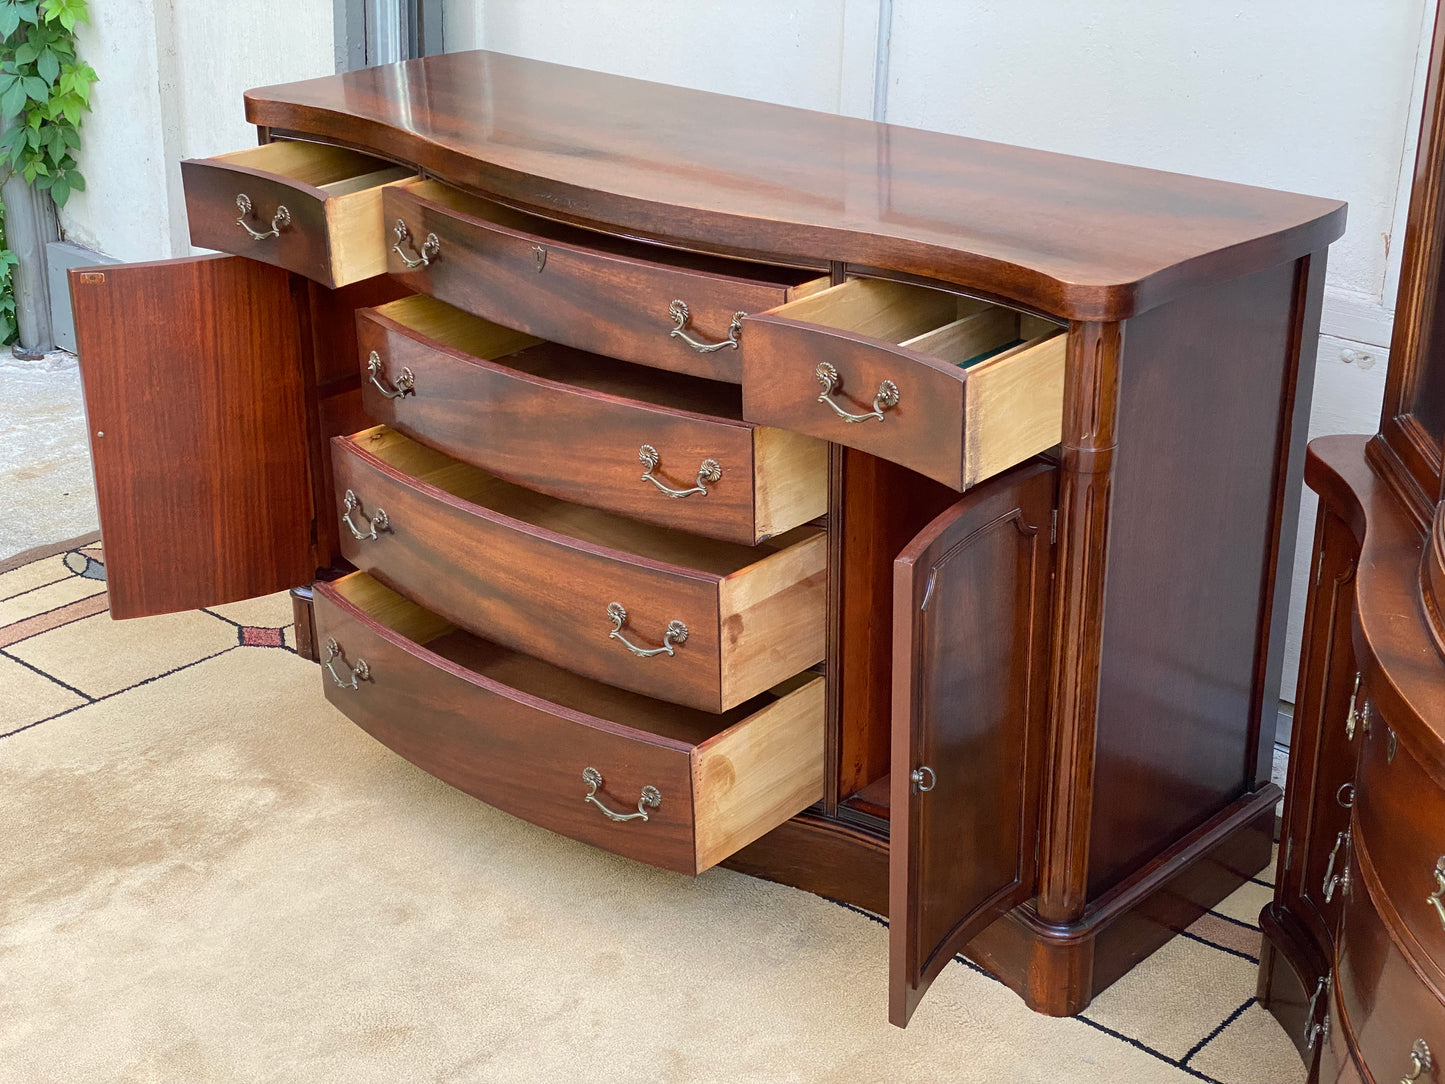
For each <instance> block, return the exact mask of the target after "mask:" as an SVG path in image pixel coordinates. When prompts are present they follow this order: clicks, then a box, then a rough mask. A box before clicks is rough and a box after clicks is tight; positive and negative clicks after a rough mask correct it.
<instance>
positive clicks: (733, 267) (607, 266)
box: [385, 180, 818, 384]
mask: <svg viewBox="0 0 1445 1084" xmlns="http://www.w3.org/2000/svg"><path fill="white" fill-rule="evenodd" d="M385 206H386V216H387V221H388V222H390V221H393V220H394V221H399V222H404V223H406V225H407V228H408V230H409V232H410V234H411V236H412V237H413V239H414V240H413V242H412V244H413V245H414V246H419V245H421V244H422V243H423V240H422V239H424V238H425V237H427V236H428V235H429V234H435V236H436V237H437V238H438V240H439V242H440V249H439V252H438V255H437V257H436V258H435V259H433V260H432V261H431V262H430V263H429V264H428V265H427V266H424V267H417V268H408V267H407V266H406V264H405V262H404V261H403V260H402V259H401V257H400V255H399V254H398V253H397V252H396V251H395V250H393V251H392V252H391V254H390V257H389V263H388V265H387V267H388V270H390V271H391V273H392V274H393V275H394V276H396V277H397V278H398V279H399V280H400V281H401V282H402V283H404V284H405V285H406V286H408V287H409V288H410V289H413V290H415V291H417V292H418V293H424V294H430V295H431V296H433V297H437V298H440V299H442V300H443V301H446V302H448V303H450V304H453V305H456V306H457V307H458V308H462V309H465V310H466V311H468V312H472V313H475V314H476V315H478V316H484V317H486V318H488V319H490V320H496V321H497V322H498V323H503V324H506V325H508V326H509V327H515V328H518V329H520V330H522V331H526V332H529V333H530V334H533V335H538V336H540V337H541V338H544V339H548V340H550V341H552V342H559V343H564V344H566V345H568V346H575V347H577V348H579V349H582V350H591V351H594V352H596V353H599V354H606V355H608V356H609V357H615V358H620V359H621V360H623V361H631V362H636V363H637V364H639V365H650V366H652V367H654V368H657V369H668V370H671V371H673V372H680V373H689V374H691V375H692V376H700V377H705V378H707V379H709V380H726V381H730V382H732V383H734V384H736V383H737V382H738V381H739V379H741V372H742V361H741V360H740V358H741V356H742V355H743V354H744V353H745V352H746V349H747V347H746V344H745V343H742V341H741V340H739V345H738V346H737V347H734V346H731V345H725V346H723V347H721V348H720V349H716V350H707V351H701V352H700V351H698V350H695V349H693V348H692V347H690V346H689V345H687V343H686V342H684V340H683V339H682V338H681V337H679V336H676V335H674V334H673V333H672V332H673V331H674V330H675V329H676V322H675V320H674V318H673V317H672V316H671V315H670V310H671V307H672V303H673V302H674V301H682V302H683V303H684V304H685V305H686V306H687V310H688V314H689V319H688V321H687V323H686V325H685V328H684V330H686V331H687V332H688V334H690V335H692V336H693V337H694V338H696V339H698V341H699V342H701V343H702V344H703V345H705V346H706V345H710V344H716V343H727V342H728V341H729V327H730V325H731V323H732V319H733V315H734V313H737V312H762V311H764V310H765V309H771V308H775V307H777V306H778V305H781V304H783V303H784V302H785V301H786V300H787V299H788V296H789V288H790V287H792V286H795V285H801V284H804V283H807V282H811V281H814V280H817V279H818V273H817V272H816V271H803V270H795V269H786V268H771V267H768V266H766V265H763V264H747V263H740V262H737V261H728V260H719V259H708V258H699V257H696V256H689V255H688V254H686V253H678V252H670V251H669V250H667V249H663V248H659V247H657V246H644V245H639V244H637V243H635V242H628V241H625V240H622V239H619V238H612V237H606V236H604V235H602V234H593V233H587V232H585V231H582V230H577V229H572V228H569V227H566V226H559V225H557V224H556V223H550V222H546V221H544V220H541V219H535V218H529V217H528V216H525V215H521V214H518V213H517V212H516V211H512V210H510V209H509V208H506V207H501V206H499V205H498V204H495V203H492V202H490V201H488V200H483V199H479V198H477V197H475V196H472V195H469V194H467V193H465V192H461V191H459V190H457V189H455V188H451V187H449V186H447V185H444V184H441V183H440V182H438V181H433V180H427V181H419V182H417V183H415V184H410V185H405V186H398V187H392V188H388V189H387V190H386V195H385ZM409 255H410V256H411V257H412V258H415V252H411V253H409Z"/></svg>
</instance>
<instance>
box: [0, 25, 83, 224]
mask: <svg viewBox="0 0 1445 1084" xmlns="http://www.w3.org/2000/svg"><path fill="white" fill-rule="evenodd" d="M88 21H89V11H88V9H87V6H86V0H0V120H3V123H4V125H5V132H4V134H3V135H0V162H3V163H4V164H5V165H8V166H9V168H10V170H13V171H15V172H18V173H20V174H21V176H23V177H24V178H25V181H26V183H28V184H33V185H34V186H35V187H36V188H39V189H42V190H45V191H48V192H49V193H50V195H51V198H52V199H54V200H55V203H56V205H57V206H61V207H63V206H65V201H66V200H68V199H69V198H70V193H72V192H77V191H83V190H84V189H85V178H84V177H82V176H81V174H80V170H78V169H77V168H76V167H75V152H76V151H78V150H79V149H80V125H81V120H82V116H83V114H84V113H86V112H87V111H89V109H90V87H91V84H92V83H94V82H95V80H96V74H95V70H94V69H93V68H91V66H90V65H89V64H86V63H83V62H82V61H81V60H80V58H79V57H78V56H77V55H76V50H75V27H76V25H77V24H78V23H83V22H88Z"/></svg>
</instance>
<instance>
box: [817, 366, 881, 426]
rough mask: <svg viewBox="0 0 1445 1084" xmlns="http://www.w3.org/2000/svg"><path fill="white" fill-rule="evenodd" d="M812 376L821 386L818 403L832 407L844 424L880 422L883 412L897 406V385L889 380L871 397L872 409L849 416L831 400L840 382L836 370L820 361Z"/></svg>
mask: <svg viewBox="0 0 1445 1084" xmlns="http://www.w3.org/2000/svg"><path fill="white" fill-rule="evenodd" d="M813 375H814V376H815V377H817V378H818V383H819V384H822V385H823V392H822V394H821V395H819V396H818V402H820V403H826V404H827V405H828V406H830V407H832V408H833V412H834V413H835V414H837V415H838V417H840V418H842V419H843V420H844V421H845V422H866V421H872V420H873V419H875V418H876V419H877V420H878V421H880V422H881V421H882V420H883V412H884V411H885V410H888V409H889V408H890V407H896V406H897V405H898V385H897V384H895V383H893V381H891V380H885V381H883V383H881V384H879V385H878V394H877V395H875V396H873V409H872V410H870V411H869V412H868V413H867V414H851V413H849V412H848V411H846V410H844V409H843V408H842V407H840V406H839V405H838V404H837V403H835V402H834V401H833V399H832V395H833V393H834V392H836V391H837V390H838V385H839V384H840V383H841V382H842V381H841V379H840V378H839V376H838V370H837V369H835V368H833V366H832V365H830V364H828V362H826V361H821V362H819V363H818V367H817V368H816V369H814V370H813Z"/></svg>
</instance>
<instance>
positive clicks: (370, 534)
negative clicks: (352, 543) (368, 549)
mask: <svg viewBox="0 0 1445 1084" xmlns="http://www.w3.org/2000/svg"><path fill="white" fill-rule="evenodd" d="M342 504H343V508H342V511H341V522H342V523H344V524H346V525H347V526H348V527H350V528H351V536H352V537H353V538H357V539H360V540H361V541H363V542H375V541H376V532H377V531H385V530H389V529H390V528H391V521H390V520H388V519H387V518H386V510H385V509H382V508H378V509H377V510H376V511H375V512H374V513H373V514H372V516H371V519H370V521H369V522H368V523H367V527H368V528H369V529H368V530H367V531H366V532H365V533H363V532H362V530H361V528H360V527H358V526H357V525H356V524H354V523H352V522H351V513H353V512H355V513H356V514H357V515H358V516H361V517H362V518H365V516H366V513H364V512H363V511H362V510H361V498H360V497H358V496H357V495H356V494H355V493H354V492H353V491H352V490H349V489H348V490H347V491H346V496H344V497H343V498H342Z"/></svg>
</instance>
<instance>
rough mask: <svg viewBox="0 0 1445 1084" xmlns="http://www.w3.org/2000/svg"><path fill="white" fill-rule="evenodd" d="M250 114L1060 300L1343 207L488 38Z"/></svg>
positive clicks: (698, 242) (469, 180)
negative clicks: (689, 86) (525, 52)
mask: <svg viewBox="0 0 1445 1084" xmlns="http://www.w3.org/2000/svg"><path fill="white" fill-rule="evenodd" d="M246 117H247V119H248V120H250V121H251V122H252V123H254V124H257V125H261V126H265V127H269V128H271V129H273V130H275V131H278V132H282V133H293V134H297V135H304V136H310V137H314V138H317V139H324V140H328V141H334V142H338V143H342V144H347V145H351V146H354V147H358V148H360V149H363V150H367V151H370V152H373V153H376V154H380V155H382V156H384V157H389V158H392V159H395V160H397V161H400V162H405V163H408V164H413V165H417V166H419V167H421V168H422V169H424V170H426V171H428V172H430V173H433V174H435V175H437V176H439V177H441V178H443V179H446V180H448V181H451V182H453V183H455V184H457V185H460V186H463V187H466V188H471V189H475V190H477V191H481V192H484V193H487V194H489V195H492V196H494V197H496V198H499V199H501V200H504V201H507V202H513V203H517V204H521V205H524V206H527V207H529V208H530V209H533V210H535V211H537V212H539V213H542V214H546V215H549V216H551V217H554V218H558V219H562V220H565V221H570V222H575V223H579V224H582V225H594V226H603V227H611V228H612V229H614V230H616V231H618V232H623V233H628V234H632V235H635V236H638V237H644V238H651V239H658V240H666V241H669V242H671V243H673V244H677V245H681V246H685V247H696V248H701V249H707V250H713V251H719V252H726V253H732V254H736V255H744V256H747V255H754V256H761V257H771V258H773V259H782V260H787V259H789V258H791V259H794V260H798V261H816V260H818V259H823V260H838V261H845V262H848V263H852V264H858V265H861V266H863V267H872V268H880V269H886V270H890V271H896V272H903V273H907V274H915V275H922V276H926V277H929V278H938V279H943V280H945V281H948V282H952V283H956V284H957V285H959V286H961V287H964V288H966V289H970V290H974V291H977V292H980V293H984V294H992V295H994V296H998V297H1002V298H1006V299H1009V300H1013V301H1015V302H1017V303H1020V304H1023V305H1026V306H1031V307H1033V308H1036V309H1038V310H1040V311H1042V312H1046V313H1050V314H1052V315H1055V316H1060V317H1066V318H1071V319H1086V320H1087V319H1094V320H1098V319H1122V318H1124V317H1127V316H1130V315H1133V314H1135V313H1138V312H1141V311H1143V310H1145V309H1148V308H1151V307H1153V306H1155V305H1158V304H1160V303H1162V302H1164V301H1166V300H1168V299H1169V298H1171V297H1174V296H1177V295H1178V294H1180V293H1182V292H1184V291H1186V290H1191V289H1195V288H1198V287H1200V286H1203V285H1207V284H1209V283H1211V282H1216V281H1223V280H1227V279H1233V278H1236V277H1238V276H1240V275H1244V274H1248V273H1249V272H1251V271H1256V270H1260V269H1263V268H1266V267H1271V266H1274V265H1275V264H1278V263H1282V262H1284V261H1286V260H1292V259H1296V258H1298V257H1299V256H1302V255H1304V254H1305V253H1308V252H1312V251H1317V250H1319V249H1321V248H1323V247H1324V246H1325V245H1327V244H1329V242H1331V241H1333V240H1334V239H1335V238H1337V237H1339V236H1340V234H1341V233H1343V232H1344V226H1345V205H1344V204H1343V203H1341V202H1339V201H1338V200H1330V199H1319V198H1315V197H1311V196H1298V195H1290V194H1288V193H1283V192H1275V191H1270V190H1268V189H1263V188H1253V187H1249V186H1246V185H1238V184H1228V183H1225V182H1222V181H1210V180H1202V179H1200V178H1196V177H1187V176H1183V175H1181V174H1174V173H1164V172H1160V171H1157V170H1150V169H1141V168H1138V167H1134V166H1122V165H1115V164H1110V163H1106V162H1097V161H1093V160H1091V159H1086V158H1075V157H1072V156H1069V155H1062V154H1051V153H1048V152H1045V151H1038V150H1028V149H1024V148H1019V147H1010V146H1007V145H1004V144H1000V143H988V142H984V141H981V140H976V139H963V138H960V137H958V136H951V135H943V134H939V133H935V132H926V131H920V130H918V129H913V128H903V127H899V126H897V125H887V124H878V123H875V122H873V121H866V120H858V119H854V118H850V117H841V116H835V115H832V114H828V113H818V112H813V111H810V110H803V109H794V108H791V107H788V106H781V105H773V104H770V103H766V102H758V101H752V100H749V99H743V98H733V97H728V96H726V95H721V94H711V93H706V92H703V91H696V90H686V89H683V88H679V87H672V86H665V85H662V84H659V83H649V82H644V81H642V80H637V79H625V78H621V77H619V76H613V75H603V74H600V73H597V72H590V71H585V70H583V69H580V68H570V67H565V66H562V65H558V64H548V63H544V62H541V61H536V60H526V59H523V58H520V57H513V56H508V55H505V54H501V53H489V52H471V53H452V54H448V55H443V56H433V57H426V58H424V59H422V60H413V61H407V62H405V63H401V64H390V65H383V66H380V67H375V68H366V69H363V70H360V71H354V72H347V73H345V74H342V75H334V76H327V77H325V78H321V79H312V80H308V81H306V82H300V83H289V84H286V85H283V86H275V87H264V88H261V89H258V90H253V91H250V92H249V93H248V94H247V95H246Z"/></svg>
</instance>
